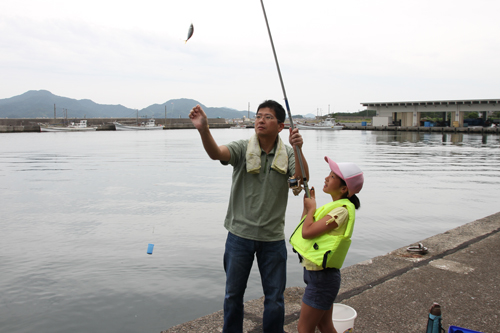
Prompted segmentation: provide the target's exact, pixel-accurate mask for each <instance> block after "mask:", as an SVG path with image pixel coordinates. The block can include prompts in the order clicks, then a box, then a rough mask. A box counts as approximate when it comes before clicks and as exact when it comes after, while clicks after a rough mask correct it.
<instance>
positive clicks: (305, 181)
mask: <svg viewBox="0 0 500 333" xmlns="http://www.w3.org/2000/svg"><path fill="white" fill-rule="evenodd" d="M260 4H261V5H262V12H263V13H264V19H265V21H266V26H267V32H268V33H269V40H270V41H271V47H272V49H273V54H274V61H275V63H276V68H277V69H278V76H279V78H280V82H281V90H283V96H284V98H285V105H286V111H287V112H288V118H289V119H290V127H291V128H292V130H293V129H294V126H293V119H292V113H291V112H290V105H288V98H287V97H286V91H285V85H284V84H283V78H282V77H281V70H280V65H279V63H278V57H277V56H276V50H275V49H274V42H273V36H272V35H271V29H270V28H269V22H268V21H267V15H266V9H265V8H264V1H263V0H260ZM295 153H296V154H297V157H298V159H299V164H300V171H301V172H302V183H303V184H304V189H305V190H306V195H307V197H308V198H310V197H311V193H310V192H309V187H308V186H307V178H306V174H305V172H304V163H303V162H302V151H301V149H300V147H299V146H296V147H295ZM290 185H291V184H290ZM297 185H298V184H297Z"/></svg>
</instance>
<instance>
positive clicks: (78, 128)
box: [40, 119, 97, 132]
mask: <svg viewBox="0 0 500 333" xmlns="http://www.w3.org/2000/svg"><path fill="white" fill-rule="evenodd" d="M96 129H97V127H87V120H86V119H84V120H80V122H79V123H74V122H72V123H70V124H69V125H68V126H46V125H40V132H88V131H95V130H96Z"/></svg>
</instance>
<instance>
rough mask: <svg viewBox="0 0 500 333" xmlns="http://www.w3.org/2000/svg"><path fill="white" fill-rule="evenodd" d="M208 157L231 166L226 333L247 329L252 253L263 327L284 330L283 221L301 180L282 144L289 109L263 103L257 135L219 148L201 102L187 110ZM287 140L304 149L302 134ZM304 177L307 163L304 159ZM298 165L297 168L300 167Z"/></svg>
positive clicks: (273, 332) (290, 152)
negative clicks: (291, 189)
mask: <svg viewBox="0 0 500 333" xmlns="http://www.w3.org/2000/svg"><path fill="white" fill-rule="evenodd" d="M189 118H190V119H191V122H192V123H193V125H194V126H195V127H196V129H197V130H198V132H199V133H200V136H201V140H202V142H203V147H204V148H205V151H206V152H207V154H208V156H209V157H210V158H211V159H213V160H219V161H221V163H222V164H223V165H227V164H231V165H232V166H233V178H232V186H231V195H230V199H229V206H228V209H227V215H226V218H225V221H224V226H225V227H226V229H227V230H228V236H227V240H226V248H225V253H224V270H225V272H226V292H225V293H226V294H225V298H224V328H223V332H224V333H235V332H236V333H239V332H243V296H244V294H245V288H246V285H247V281H248V276H249V274H250V269H251V268H252V264H253V260H254V255H256V256H257V263H258V266H259V272H260V275H261V280H262V287H263V290H264V295H265V301H264V315H263V331H264V332H266V333H281V332H283V322H284V316H285V315H284V313H285V304H284V296H283V293H284V291H285V284H286V258H287V250H286V244H285V240H284V238H285V235H284V224H285V210H286V204H287V201H288V179H289V177H290V176H295V178H296V179H300V180H301V179H302V174H301V171H300V167H299V161H298V158H297V154H294V150H293V149H292V148H291V147H289V146H286V145H285V144H283V142H282V141H281V139H280V137H279V133H280V132H281V131H282V130H283V128H284V126H285V124H284V121H285V118H286V113H285V110H284V109H283V107H282V106H281V105H280V104H279V103H277V102H275V101H271V100H268V101H265V102H264V103H262V104H261V105H259V108H258V110H257V114H256V116H255V134H254V135H253V136H252V137H251V138H250V139H249V140H240V141H233V142H231V143H229V144H227V145H223V146H218V145H217V143H216V142H215V140H214V138H213V137H212V134H211V133H210V130H209V127H208V119H207V115H206V114H205V112H204V111H203V109H202V108H201V107H200V106H199V105H197V106H195V107H194V108H193V109H192V110H191V112H190V113H189ZM289 142H290V144H291V145H292V146H293V147H299V148H301V147H302V143H303V141H302V136H301V135H300V134H299V132H298V130H297V129H294V130H293V131H292V130H290V137H289ZM302 162H303V165H304V169H305V170H304V171H305V173H306V177H308V176H309V174H308V168H307V163H306V161H305V159H304V158H303V161H302ZM296 166H297V167H296Z"/></svg>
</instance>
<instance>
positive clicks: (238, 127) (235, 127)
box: [229, 124, 247, 129]
mask: <svg viewBox="0 0 500 333" xmlns="http://www.w3.org/2000/svg"><path fill="white" fill-rule="evenodd" d="M229 128H231V129H240V128H247V126H246V125H243V124H236V125H234V126H231V127H229Z"/></svg>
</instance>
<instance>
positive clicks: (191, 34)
mask: <svg viewBox="0 0 500 333" xmlns="http://www.w3.org/2000/svg"><path fill="white" fill-rule="evenodd" d="M193 32H194V27H193V23H191V26H189V31H188V38H187V39H186V40H185V41H184V43H187V41H188V40H189V38H191V36H193Z"/></svg>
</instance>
